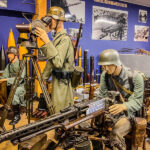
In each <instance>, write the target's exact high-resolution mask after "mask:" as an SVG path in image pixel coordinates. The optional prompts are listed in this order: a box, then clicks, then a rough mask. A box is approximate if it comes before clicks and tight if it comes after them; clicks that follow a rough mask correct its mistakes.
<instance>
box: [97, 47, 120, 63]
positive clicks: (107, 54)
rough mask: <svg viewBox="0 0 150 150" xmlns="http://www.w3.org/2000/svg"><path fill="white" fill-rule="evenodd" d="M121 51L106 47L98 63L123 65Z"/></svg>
mask: <svg viewBox="0 0 150 150" xmlns="http://www.w3.org/2000/svg"><path fill="white" fill-rule="evenodd" d="M121 64H122V63H121V61H120V57H119V53H118V52H117V51H116V50H114V49H106V50H104V51H103V52H102V53H101V54H100V55H99V62H98V65H102V66H104V65H116V66H119V65H121Z"/></svg>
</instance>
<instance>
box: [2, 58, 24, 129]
mask: <svg viewBox="0 0 150 150" xmlns="http://www.w3.org/2000/svg"><path fill="white" fill-rule="evenodd" d="M25 63H26V58H25V59H23V60H22V62H21V64H20V69H19V70H18V72H17V76H16V77H15V80H14V83H13V85H12V86H11V90H10V93H9V96H8V99H7V101H6V104H5V107H4V111H3V115H2V118H1V120H0V128H3V126H4V123H5V119H6V117H7V113H8V110H9V109H10V105H11V103H12V100H13V98H14V94H15V92H16V89H17V87H18V85H19V81H20V78H21V75H22V72H23V69H24V66H25Z"/></svg>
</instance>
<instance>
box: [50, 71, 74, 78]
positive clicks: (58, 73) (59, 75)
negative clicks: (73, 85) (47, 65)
mask: <svg viewBox="0 0 150 150" xmlns="http://www.w3.org/2000/svg"><path fill="white" fill-rule="evenodd" d="M52 74H53V75H54V76H55V77H56V78H57V79H59V80H60V79H67V80H69V79H71V78H72V72H65V71H57V70H53V71H52Z"/></svg>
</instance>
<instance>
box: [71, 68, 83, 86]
mask: <svg viewBox="0 0 150 150" xmlns="http://www.w3.org/2000/svg"><path fill="white" fill-rule="evenodd" d="M83 72H84V69H83V68H82V67H80V66H75V67H74V71H73V74H72V80H71V84H72V87H73V88H76V87H77V86H78V85H79V84H80V79H81V77H82V73H83Z"/></svg>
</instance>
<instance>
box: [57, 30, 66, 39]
mask: <svg viewBox="0 0 150 150" xmlns="http://www.w3.org/2000/svg"><path fill="white" fill-rule="evenodd" d="M64 33H67V32H66V30H65V29H63V30H61V31H60V32H57V33H56V35H55V37H54V40H55V39H56V38H57V37H58V36H60V35H61V34H64Z"/></svg>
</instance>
